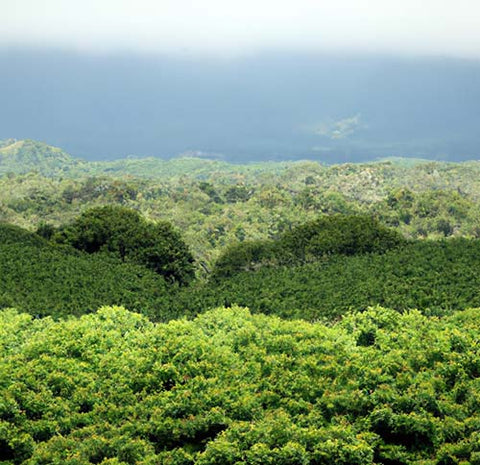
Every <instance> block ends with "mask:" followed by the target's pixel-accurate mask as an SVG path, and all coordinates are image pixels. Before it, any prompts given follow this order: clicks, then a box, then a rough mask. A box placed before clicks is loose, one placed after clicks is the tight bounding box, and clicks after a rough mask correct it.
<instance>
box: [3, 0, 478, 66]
mask: <svg viewBox="0 0 480 465" xmlns="http://www.w3.org/2000/svg"><path fill="white" fill-rule="evenodd" d="M0 14H1V18H2V20H1V27H0V44H1V45H4V46H5V45H7V46H10V45H21V46H24V45H27V46H40V47H42V46H55V47H62V48H67V49H77V50H82V51H83V50H87V51H99V52H109V51H124V50H132V51H146V52H162V53H165V52H171V53H197V52H201V53H213V54H224V55H237V54H248V53H251V52H255V51H257V50H269V49H279V50H285V49H290V50H292V51H293V50H307V51H312V50H320V51H339V50H340V51H341V50H346V51H361V52H380V53H385V52H386V53H391V52H393V53H407V54H412V53H414V54H435V55H447V56H459V57H475V58H480V27H479V21H480V1H479V0H368V1H366V0H81V1H79V0H0Z"/></svg>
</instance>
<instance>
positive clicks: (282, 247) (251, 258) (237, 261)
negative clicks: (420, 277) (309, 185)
mask: <svg viewBox="0 0 480 465" xmlns="http://www.w3.org/2000/svg"><path fill="white" fill-rule="evenodd" d="M404 242H405V240H404V239H403V238H402V236H401V235H400V234H399V233H398V232H396V231H394V230H392V229H389V228H386V227H385V226H383V225H381V224H380V223H379V222H378V221H377V220H375V219H374V218H370V217H365V216H347V215H333V216H324V217H321V218H318V219H317V220H315V221H311V222H308V223H305V224H302V225H300V226H296V227H294V228H292V229H291V230H290V231H288V232H285V233H283V234H282V235H281V236H280V238H279V239H278V240H272V241H245V242H241V243H239V244H235V245H232V246H230V247H228V248H227V249H226V250H225V251H224V252H223V253H222V255H221V256H220V257H219V259H218V260H217V262H216V263H215V268H214V271H213V275H214V277H215V278H219V277H228V276H232V275H234V274H235V273H237V272H240V271H249V270H254V269H258V268H260V267H261V266H265V265H276V266H279V265H295V264H302V263H306V262H312V261H316V260H319V259H321V258H323V257H325V256H328V255H358V254H365V253H384V252H385V251H387V250H389V249H392V248H394V247H398V246H399V245H401V244H403V243H404Z"/></svg>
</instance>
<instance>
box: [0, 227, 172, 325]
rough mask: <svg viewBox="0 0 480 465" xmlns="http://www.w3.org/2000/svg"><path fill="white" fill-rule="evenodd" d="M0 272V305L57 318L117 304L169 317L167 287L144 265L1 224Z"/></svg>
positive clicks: (157, 316)
mask: <svg viewBox="0 0 480 465" xmlns="http://www.w3.org/2000/svg"><path fill="white" fill-rule="evenodd" d="M0 276H1V278H2V279H1V280H0V308H4V307H16V308H18V309H19V310H22V311H24V312H29V313H31V314H33V315H36V316H44V315H53V316H55V317H62V316H67V315H70V314H73V315H80V314H83V313H87V312H92V311H94V310H96V309H97V308H98V307H99V306H101V305H103V304H111V305H120V304H121V305H125V306H128V307H129V308H131V309H132V310H138V311H142V312H144V313H146V314H147V315H149V316H150V317H151V318H154V319H169V318H171V317H172V316H174V315H171V314H170V313H169V309H168V307H167V306H166V305H165V303H168V301H169V297H168V296H169V293H170V292H171V291H170V290H169V286H167V284H166V283H165V281H164V280H163V279H162V277H161V276H159V275H158V274H156V273H154V272H152V271H150V270H148V269H146V268H145V267H142V266H139V265H135V264H132V263H122V262H121V261H120V260H119V259H116V258H114V257H110V256H106V255H103V254H100V255H88V254H85V253H81V252H78V251H76V250H75V249H71V248H69V247H66V246H58V245H54V244H52V243H50V242H48V241H46V240H45V239H43V238H41V237H40V236H38V235H36V234H32V233H29V232H28V231H25V230H24V229H21V228H18V227H16V226H12V225H8V224H1V223H0Z"/></svg>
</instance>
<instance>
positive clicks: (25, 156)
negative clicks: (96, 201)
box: [0, 139, 477, 180]
mask: <svg viewBox="0 0 480 465" xmlns="http://www.w3.org/2000/svg"><path fill="white" fill-rule="evenodd" d="M207 156H208V154H205V153H203V152H200V153H199V155H197V153H195V152H188V153H184V154H180V155H179V156H176V157H173V158H170V159H163V158H156V157H133V156H130V157H126V158H119V159H117V160H112V161H86V160H82V159H80V158H75V157H73V156H71V155H70V154H69V153H67V152H66V151H64V150H63V149H61V148H59V147H54V146H51V145H49V144H47V143H44V142H39V141H35V140H31V139H26V140H16V139H6V140H3V141H2V140H0V176H1V175H5V174H8V173H12V174H16V175H18V174H27V173H32V172H35V173H39V174H41V175H42V176H46V177H54V176H62V177H69V178H74V177H77V176H137V177H145V178H153V177H159V178H160V177H162V178H171V177H178V176H184V175H188V176H191V177H193V178H197V179H200V180H201V179H207V178H209V177H210V176H211V175H212V173H227V172H228V173H230V174H231V173H233V172H235V173H237V174H239V175H240V174H243V175H245V174H248V175H250V176H255V175H258V174H260V173H263V174H265V173H269V172H270V173H273V172H275V173H278V172H279V171H282V170H284V169H286V168H291V167H293V166H298V165H299V164H305V163H307V164H308V163H313V164H314V165H315V167H319V166H327V165H325V164H323V163H321V162H319V161H315V160H291V161H259V162H246V163H243V164H239V163H232V162H228V161H225V160H221V159H219V158H218V156H215V154H213V157H212V158H207ZM379 163H380V164H382V163H388V164H390V165H394V166H397V167H404V168H408V167H413V166H415V165H419V164H424V165H425V164H439V165H445V164H447V165H454V164H455V163H456V162H445V161H435V160H428V159H421V158H402V157H385V158H378V159H376V160H372V161H370V162H365V163H353V165H359V166H360V165H373V164H379ZM461 163H466V162H461ZM470 163H473V164H476V163H477V162H475V161H472V162H470ZM335 165H338V166H345V167H347V166H349V165H352V163H339V164H335ZM335 165H332V166H335Z"/></svg>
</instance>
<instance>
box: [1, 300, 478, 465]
mask: <svg viewBox="0 0 480 465" xmlns="http://www.w3.org/2000/svg"><path fill="white" fill-rule="evenodd" d="M0 319H1V324H0V348H1V349H0V350H1V352H2V357H1V358H0V360H1V362H0V371H1V373H2V376H1V379H2V383H1V385H0V391H1V394H0V398H1V399H2V400H1V404H0V443H1V447H0V451H1V452H0V454H1V456H0V460H2V461H3V462H4V463H6V464H26V465H33V464H40V463H45V464H46V463H51V464H60V463H61V464H65V465H73V464H82V465H83V464H90V463H92V464H95V463H97V464H98V463H102V464H104V465H107V464H118V465H120V464H122V465H123V464H154V463H165V464H166V463H175V464H180V463H181V464H202V465H207V464H208V465H213V464H216V465H217V464H218V465H229V464H232V465H233V464H238V463H247V464H253V463H262V464H273V463H279V464H293V463H295V464H325V465H329V464H332V463H335V464H343V465H367V464H372V463H388V464H391V463H395V464H412V463H416V464H425V465H436V464H445V463H449V464H450V463H455V464H460V463H462V464H476V463H478V460H479V457H480V448H479V441H478V439H479V438H478V430H479V422H480V416H479V411H478V401H479V399H478V379H479V376H480V365H479V362H478V360H479V354H478V344H477V341H478V334H479V331H480V327H479V322H480V313H479V311H478V310H469V311H466V312H463V313H457V314H455V315H454V316H451V317H448V318H444V319H437V318H427V317H424V316H422V315H420V314H419V313H418V312H409V313H405V314H403V315H400V314H398V313H397V312H393V311H390V310H385V309H381V308H374V309H371V310H369V311H367V312H364V313H362V314H355V315H350V316H348V317H346V318H344V319H343V320H342V322H341V323H339V324H337V325H335V326H333V327H327V326H324V325H321V324H318V323H317V324H309V323H305V322H300V321H294V322H285V321H282V320H280V319H278V318H274V317H269V316H258V315H257V316H252V315H251V314H250V313H249V312H248V311H247V310H244V309H240V308H232V309H227V310H225V309H218V310H215V311H213V312H209V313H206V314H205V315H202V316H201V317H199V318H197V319H196V320H194V321H185V320H183V321H182V320H180V321H173V322H171V323H169V324H166V325H165V324H160V325H154V324H152V323H150V322H149V321H148V320H146V319H144V318H142V317H140V316H139V315H136V314H133V313H129V312H127V311H125V310H123V309H119V308H107V307H104V308H103V309H101V310H100V311H99V312H98V313H96V314H94V315H88V316H84V317H82V318H80V319H68V320H65V321H60V322H54V321H52V320H50V319H48V318H47V319H42V320H32V319H31V318H30V317H29V316H27V315H24V314H17V313H16V312H13V311H3V312H2V313H1V314H0Z"/></svg>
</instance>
